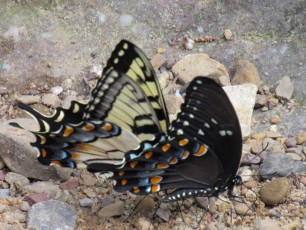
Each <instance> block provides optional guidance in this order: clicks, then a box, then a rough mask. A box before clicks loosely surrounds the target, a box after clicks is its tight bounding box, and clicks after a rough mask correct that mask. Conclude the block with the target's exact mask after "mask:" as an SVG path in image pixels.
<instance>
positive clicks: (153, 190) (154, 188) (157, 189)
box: [151, 184, 160, 193]
mask: <svg viewBox="0 0 306 230" xmlns="http://www.w3.org/2000/svg"><path fill="white" fill-rule="evenodd" d="M159 189H160V186H159V184H156V185H152V186H151V192H152V193H154V192H158V191H159Z"/></svg>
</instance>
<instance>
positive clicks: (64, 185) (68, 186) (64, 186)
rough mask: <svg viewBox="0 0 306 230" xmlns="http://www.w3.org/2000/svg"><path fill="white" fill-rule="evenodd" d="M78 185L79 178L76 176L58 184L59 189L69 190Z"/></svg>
mask: <svg viewBox="0 0 306 230" xmlns="http://www.w3.org/2000/svg"><path fill="white" fill-rule="evenodd" d="M79 185H80V182H79V179H78V178H72V179H70V180H68V181H66V182H64V183H61V184H60V186H59V187H60V189H61V190H68V191H71V190H73V189H75V188H77V187H78V186H79Z"/></svg>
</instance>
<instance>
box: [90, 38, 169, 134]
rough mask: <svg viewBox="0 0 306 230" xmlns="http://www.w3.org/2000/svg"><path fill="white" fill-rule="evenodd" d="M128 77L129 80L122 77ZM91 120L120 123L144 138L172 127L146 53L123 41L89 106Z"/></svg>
mask: <svg viewBox="0 0 306 230" xmlns="http://www.w3.org/2000/svg"><path fill="white" fill-rule="evenodd" d="M117 73H119V74H120V77H121V76H122V75H124V76H125V78H126V79H123V80H119V78H118V74H117ZM86 112H87V114H86V118H87V119H100V120H108V121H111V122H114V123H116V124H117V123H120V126H122V127H125V128H126V129H129V130H131V132H133V133H135V134H136V135H138V136H139V138H140V139H141V140H147V139H150V138H153V136H154V134H155V133H158V132H165V131H166V130H167V128H168V123H169V122H168V114H167V110H166V107H165V103H164V99H163V96H162V93H161V89H160V86H159V83H158V81H157V77H156V75H155V73H154V69H153V68H152V66H151V64H150V62H149V61H148V59H147V58H146V56H145V55H144V53H143V52H142V51H141V50H140V49H139V48H138V47H136V46H135V45H133V44H132V43H130V42H128V41H125V40H122V41H121V42H120V43H119V44H118V45H117V47H116V48H115V50H114V51H113V53H112V55H111V57H110V59H109V61H108V63H107V66H106V67H105V69H104V72H103V76H102V78H101V79H100V80H99V82H98V83H97V87H96V88H95V89H94V90H93V93H92V99H91V101H90V103H89V104H88V106H87V108H86Z"/></svg>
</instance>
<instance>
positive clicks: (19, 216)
mask: <svg viewBox="0 0 306 230" xmlns="http://www.w3.org/2000/svg"><path fill="white" fill-rule="evenodd" d="M13 216H14V219H15V220H17V221H19V222H20V223H25V222H26V221H27V214H26V213H25V212H22V211H20V210H18V209H17V210H16V211H15V212H14V213H13Z"/></svg>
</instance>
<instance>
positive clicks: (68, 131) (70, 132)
mask: <svg viewBox="0 0 306 230" xmlns="http://www.w3.org/2000/svg"><path fill="white" fill-rule="evenodd" d="M73 131H74V130H73V128H71V127H66V129H65V130H64V134H63V136H64V137H69V136H70V135H71V134H72V133H73Z"/></svg>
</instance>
